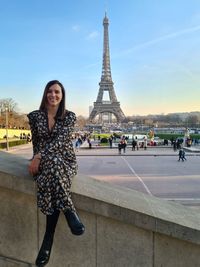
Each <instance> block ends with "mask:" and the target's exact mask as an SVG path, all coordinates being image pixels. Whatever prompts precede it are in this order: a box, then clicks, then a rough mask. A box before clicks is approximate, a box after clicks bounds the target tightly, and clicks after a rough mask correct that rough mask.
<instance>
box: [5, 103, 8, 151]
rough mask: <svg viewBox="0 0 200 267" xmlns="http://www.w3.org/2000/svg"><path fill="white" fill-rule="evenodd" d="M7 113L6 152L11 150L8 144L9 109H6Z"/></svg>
mask: <svg viewBox="0 0 200 267" xmlns="http://www.w3.org/2000/svg"><path fill="white" fill-rule="evenodd" d="M5 111H6V150H7V151H8V150H9V142H8V107H6V108H5Z"/></svg>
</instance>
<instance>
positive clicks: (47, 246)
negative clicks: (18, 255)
mask: <svg viewBox="0 0 200 267" xmlns="http://www.w3.org/2000/svg"><path fill="white" fill-rule="evenodd" d="M53 236H54V233H46V234H45V236H44V240H43V242H42V246H41V248H40V251H39V253H38V256H37V259H36V261H35V264H36V266H37V267H43V266H45V265H46V264H47V263H48V261H49V258H50V254H51V248H52V244H53Z"/></svg>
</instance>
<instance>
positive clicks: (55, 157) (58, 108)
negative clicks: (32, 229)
mask: <svg viewBox="0 0 200 267" xmlns="http://www.w3.org/2000/svg"><path fill="white" fill-rule="evenodd" d="M28 118H29V124H30V128H31V132H32V142H33V152H34V156H33V159H32V160H31V162H30V164H29V172H30V174H32V175H33V176H34V179H35V181H36V185H37V205H38V208H40V209H41V211H42V213H43V214H45V216H46V229H45V234H44V238H43V242H42V245H41V247H40V250H39V253H38V256H37V259H36V263H35V264H36V266H40V267H41V266H45V265H46V264H47V263H48V261H49V258H50V254H51V248H52V244H53V239H54V232H55V228H56V225H57V221H58V218H59V215H60V212H61V211H62V212H63V214H64V216H65V218H66V221H67V224H68V226H69V228H70V230H71V232H72V234H74V235H82V234H83V233H84V230H85V228H84V225H83V224H82V223H81V221H80V219H79V216H78V214H77V212H76V209H75V207H74V203H73V201H72V199H71V191H70V190H71V184H72V179H73V177H74V176H75V175H76V174H77V162H76V157H75V153H74V150H73V145H72V132H73V130H74V124H75V121H76V116H75V114H74V113H73V112H71V111H68V110H66V109H65V89H64V87H63V85H62V84H61V83H60V82H59V81H57V80H54V81H50V82H48V83H47V85H46V87H45V90H44V93H43V98H42V101H41V105H40V108H39V110H35V111H33V112H31V113H29V114H28Z"/></svg>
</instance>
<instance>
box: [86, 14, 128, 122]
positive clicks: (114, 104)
mask: <svg viewBox="0 0 200 267" xmlns="http://www.w3.org/2000/svg"><path fill="white" fill-rule="evenodd" d="M108 26H109V20H108V17H107V14H106V12H105V17H104V19H103V27H104V38H103V63H102V73H101V81H100V83H99V93H98V96H97V100H96V102H94V107H93V110H92V112H91V113H90V116H89V120H90V121H93V120H94V119H95V117H96V116H97V115H99V118H100V119H99V120H100V121H101V122H102V117H103V115H104V114H106V115H108V116H109V122H111V120H112V114H113V115H114V116H115V117H116V119H117V121H118V122H121V121H122V120H123V119H124V118H125V115H124V113H123V111H122V110H121V108H120V102H118V101H117V97H116V95H115V91H114V86H113V84H114V83H113V81H112V75H111V67H110V50H109V34H108ZM105 91H107V92H108V94H109V98H110V101H103V94H104V92H105Z"/></svg>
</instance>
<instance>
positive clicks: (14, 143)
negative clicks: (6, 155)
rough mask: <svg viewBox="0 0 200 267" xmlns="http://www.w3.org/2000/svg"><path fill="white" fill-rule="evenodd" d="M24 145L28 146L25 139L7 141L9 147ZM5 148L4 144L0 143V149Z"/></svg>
mask: <svg viewBox="0 0 200 267" xmlns="http://www.w3.org/2000/svg"><path fill="white" fill-rule="evenodd" d="M24 144H28V142H27V140H25V139H22V140H14V141H9V147H13V146H19V145H24ZM6 147H7V144H6V142H4V143H0V149H3V148H6Z"/></svg>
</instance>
